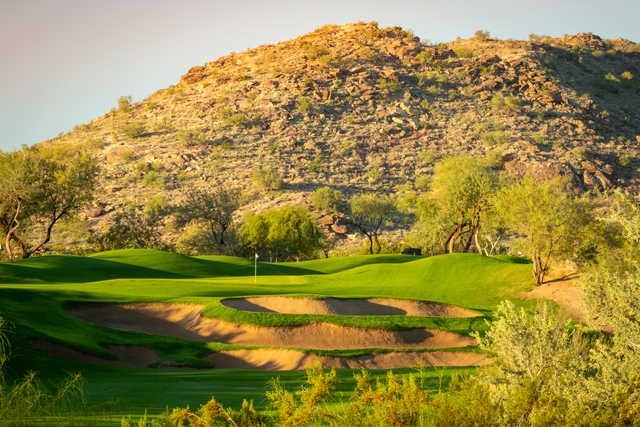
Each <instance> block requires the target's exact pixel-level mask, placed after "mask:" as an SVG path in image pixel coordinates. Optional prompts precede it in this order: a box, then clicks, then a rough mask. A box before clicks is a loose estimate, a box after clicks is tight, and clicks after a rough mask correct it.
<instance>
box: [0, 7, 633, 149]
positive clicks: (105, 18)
mask: <svg viewBox="0 0 640 427" xmlns="http://www.w3.org/2000/svg"><path fill="white" fill-rule="evenodd" d="M639 17H640V0H608V1H605V0H597V1H594V0H528V1H504V0H483V1H472V0H468V1H461V0H447V1H436V0H422V1H419V0H388V1H378V0H362V1H361V0H315V1H308V0H262V1H260V0H232V1H222V0H209V1H204V0H181V1H178V0H174V1H168V0H110V1H104V0H13V1H12V0H0V150H5V151H7V150H13V149H16V148H19V147H20V146H21V145H23V144H33V143H36V142H39V141H42V140H45V139H48V138H51V137H54V136H56V135H57V134H58V133H60V132H63V131H67V130H70V129H72V128H73V127H74V126H76V125H78V124H83V123H86V122H88V121H90V120H91V119H93V118H95V117H97V116H100V115H102V114H104V113H105V112H107V111H109V110H110V109H111V108H113V107H114V106H115V105H116V103H117V98H118V97H119V96H122V95H131V96H132V97H133V99H134V100H135V101H138V100H142V99H144V98H145V97H147V96H148V95H150V94H151V93H153V92H154V91H156V90H157V89H161V88H164V87H167V86H169V85H171V84H174V83H176V82H177V81H178V80H179V78H180V76H181V75H183V74H184V73H185V72H186V71H187V70H188V69H189V68H190V67H192V66H194V65H200V64H204V63H206V62H209V61H212V60H214V59H216V58H218V57H220V56H223V55H225V54H228V53H230V52H239V51H242V50H244V49H248V48H251V47H255V46H258V45H262V44H268V43H276V42H278V41H281V40H286V39H290V38H293V37H296V36H298V35H301V34H305V33H307V32H310V31H312V30H314V29H316V28H318V27H320V26H322V25H325V24H344V23H347V22H355V21H367V22H368V21H377V22H379V24H380V25H381V26H401V27H404V28H405V29H410V30H413V31H414V33H415V34H416V35H417V36H419V37H421V38H422V39H427V40H430V41H433V42H441V41H448V40H452V39H455V38H456V37H469V36H471V35H472V34H473V33H474V32H475V31H476V30H477V29H486V30H488V31H490V32H491V34H492V35H493V36H494V37H499V38H516V39H525V38H527V36H528V35H529V34H531V33H536V34H544V35H551V36H562V35H564V34H573V33H577V32H583V31H584V32H593V33H596V34H599V35H600V36H602V37H604V38H614V37H623V38H627V39H630V40H633V41H635V42H639V41H640V25H639V24H638V18H639Z"/></svg>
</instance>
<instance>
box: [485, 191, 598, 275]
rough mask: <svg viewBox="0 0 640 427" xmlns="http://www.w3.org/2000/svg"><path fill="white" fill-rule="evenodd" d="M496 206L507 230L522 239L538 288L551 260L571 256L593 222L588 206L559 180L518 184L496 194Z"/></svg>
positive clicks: (523, 248)
mask: <svg viewBox="0 0 640 427" xmlns="http://www.w3.org/2000/svg"><path fill="white" fill-rule="evenodd" d="M495 206H496V211H497V213H498V215H499V216H500V217H501V218H502V219H503V220H504V223H505V224H506V225H507V227H508V228H509V229H510V230H511V231H513V232H515V233H517V235H518V236H521V237H520V238H519V239H518V240H519V243H520V244H521V249H522V251H523V252H524V253H525V254H526V255H528V256H530V257H531V260H532V262H533V269H532V273H533V277H534V279H535V281H536V284H537V285H541V284H543V283H544V279H545V275H546V274H547V273H548V271H549V267H550V263H551V261H552V260H554V259H568V258H571V257H572V255H573V254H574V253H575V249H576V248H577V247H579V246H580V245H581V244H582V242H583V239H584V237H585V235H584V234H583V233H584V231H585V230H586V228H587V225H588V224H589V223H590V222H591V220H592V213H591V209H590V206H589V204H588V203H587V202H585V201H584V200H582V199H579V198H576V197H573V196H572V195H571V194H569V193H568V192H567V191H566V189H565V184H564V182H563V181H562V180H560V179H553V180H549V181H545V182H540V183H538V182H535V181H533V180H531V179H524V180H522V181H519V182H517V183H515V184H513V185H510V186H508V187H505V188H503V189H502V190H501V191H500V192H499V193H498V194H497V195H496V199H495Z"/></svg>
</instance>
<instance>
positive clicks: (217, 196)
mask: <svg viewBox="0 0 640 427" xmlns="http://www.w3.org/2000/svg"><path fill="white" fill-rule="evenodd" d="M239 207H240V191H239V190H237V189H233V188H226V187H222V186H220V187H208V188H201V189H195V190H192V191H190V192H189V193H188V194H187V198H186V200H185V201H184V203H183V204H182V205H180V207H179V209H178V223H179V225H180V224H181V225H184V224H186V223H189V222H200V223H204V224H205V225H206V226H207V229H208V230H209V232H210V233H211V238H212V239H213V240H214V241H215V242H216V243H218V244H220V245H224V244H225V240H224V239H225V233H226V232H227V231H228V230H229V229H230V228H231V226H232V225H233V215H234V213H235V212H236V211H237V210H238V208H239Z"/></svg>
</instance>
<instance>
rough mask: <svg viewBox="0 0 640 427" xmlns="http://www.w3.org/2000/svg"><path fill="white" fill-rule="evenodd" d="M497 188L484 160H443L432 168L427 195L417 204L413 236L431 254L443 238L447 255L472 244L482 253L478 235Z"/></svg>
mask: <svg viewBox="0 0 640 427" xmlns="http://www.w3.org/2000/svg"><path fill="white" fill-rule="evenodd" d="M497 188H498V174H497V173H496V171H495V170H494V169H493V168H492V165H491V164H489V163H488V162H487V160H486V159H482V158H475V157H471V156H459V157H449V158H446V159H443V160H442V161H440V162H438V163H437V164H436V165H435V172H434V175H433V179H432V181H431V185H430V189H429V192H428V193H427V194H425V195H424V196H422V200H421V201H420V202H419V208H418V210H417V213H416V215H417V217H418V221H417V223H416V225H415V226H414V230H413V231H414V233H413V234H414V236H415V237H417V236H420V235H421V236H422V238H426V240H425V241H424V245H425V249H427V248H429V250H427V252H430V251H433V250H434V249H433V244H434V243H435V242H434V241H433V239H436V238H439V237H443V236H445V235H446V236H447V237H444V240H443V241H441V244H442V245H443V247H444V248H445V250H446V251H447V252H449V253H451V252H454V251H455V250H456V249H461V250H463V251H468V250H469V248H470V247H471V244H472V243H473V244H475V246H476V249H477V250H478V252H479V253H483V251H482V245H481V243H480V240H479V234H480V230H481V227H482V223H483V222H484V221H485V220H486V219H487V217H488V216H489V214H490V213H491V212H492V210H491V196H492V195H493V193H494V192H495V191H496V189H497ZM420 228H422V229H423V230H420ZM427 229H428V230H427Z"/></svg>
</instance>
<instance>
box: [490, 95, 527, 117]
mask: <svg viewBox="0 0 640 427" xmlns="http://www.w3.org/2000/svg"><path fill="white" fill-rule="evenodd" d="M491 108H492V109H493V111H495V112H507V113H518V112H520V111H521V110H522V102H521V101H520V98H518V97H517V96H510V95H504V94H502V93H496V94H495V95H494V96H493V98H491Z"/></svg>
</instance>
